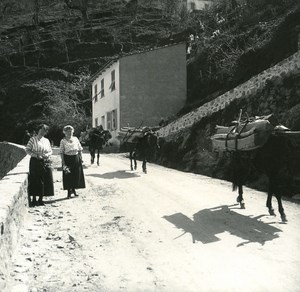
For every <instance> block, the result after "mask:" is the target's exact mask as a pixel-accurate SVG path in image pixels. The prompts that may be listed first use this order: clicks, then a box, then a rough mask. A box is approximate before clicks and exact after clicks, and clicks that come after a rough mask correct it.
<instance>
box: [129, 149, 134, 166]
mask: <svg viewBox="0 0 300 292" xmlns="http://www.w3.org/2000/svg"><path fill="white" fill-rule="evenodd" d="M129 159H130V169H131V170H133V165H132V160H133V152H132V151H130V153H129Z"/></svg>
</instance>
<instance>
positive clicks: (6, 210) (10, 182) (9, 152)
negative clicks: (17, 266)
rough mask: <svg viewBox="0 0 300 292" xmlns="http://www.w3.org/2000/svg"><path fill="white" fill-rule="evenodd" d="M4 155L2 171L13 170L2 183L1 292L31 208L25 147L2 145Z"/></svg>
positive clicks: (0, 215) (0, 221)
mask: <svg viewBox="0 0 300 292" xmlns="http://www.w3.org/2000/svg"><path fill="white" fill-rule="evenodd" d="M0 153H1V168H2V167H3V168H4V169H6V170H9V169H11V168H13V169H12V170H10V171H9V172H8V173H7V174H6V175H4V177H2V179H1V180H0V291H4V289H5V285H6V284H5V279H6V278H7V271H8V267H9V265H10V261H11V257H12V254H13V251H14V249H15V247H16V244H17V241H18V236H19V230H20V228H21V227H22V223H23V216H24V214H25V213H26V212H25V210H26V206H27V205H28V199H27V185H28V180H27V179H28V170H29V156H26V157H25V151H24V147H23V146H19V145H16V144H12V143H0ZM18 159H19V161H17V160H18Z"/></svg>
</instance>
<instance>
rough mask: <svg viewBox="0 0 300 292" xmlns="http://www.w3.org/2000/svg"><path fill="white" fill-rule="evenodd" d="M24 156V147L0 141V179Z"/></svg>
mask: <svg viewBox="0 0 300 292" xmlns="http://www.w3.org/2000/svg"><path fill="white" fill-rule="evenodd" d="M25 156H26V153H25V147H23V146H20V145H17V144H12V143H7V142H0V179H1V178H3V177H4V176H5V175H6V174H7V173H8V172H9V171H10V170H12V169H13V168H14V167H16V165H17V164H18V163H19V162H20V161H21V160H22V159H23V158H24V157H25Z"/></svg>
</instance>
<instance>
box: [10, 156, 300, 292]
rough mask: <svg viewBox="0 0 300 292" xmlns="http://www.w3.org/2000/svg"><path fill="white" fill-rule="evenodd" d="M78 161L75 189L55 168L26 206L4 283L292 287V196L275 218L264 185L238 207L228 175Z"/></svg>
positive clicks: (296, 258) (71, 287) (106, 287)
mask: <svg viewBox="0 0 300 292" xmlns="http://www.w3.org/2000/svg"><path fill="white" fill-rule="evenodd" d="M55 160H56V163H58V161H59V160H58V157H55ZM84 162H85V169H84V171H85V176H86V181H87V188H86V189H83V190H79V195H80V196H79V197H78V198H72V199H69V200H67V199H66V191H63V190H62V182H61V172H60V171H57V170H55V171H54V177H55V189H56V196H55V197H53V198H49V200H48V202H47V204H46V206H43V207H35V208H30V209H28V214H27V215H26V220H25V223H24V228H23V229H22V233H21V239H20V243H19V247H18V250H17V251H16V253H15V256H14V259H13V262H14V265H13V267H12V271H11V279H10V288H9V292H11V291H13V292H23V291H24V292H25V291H32V292H33V291H38V292H40V291H47V292H50V291H51V292H58V291H62V292H69V291H72V292H73V291H80V292H81V291H89V292H90V291H109V292H110V291H129V292H135V291H147V292H148V291H168V292H176V291H178V292H188V291H205V292H206V291H228V292H229V291H230V292H234V291H239V292H240V291H243V292H244V291H251V292H257V291H262V292H266V291H272V292H275V291H280V292H281V291H285V292H288V291H291V292H296V291H300V273H299V271H300V232H299V228H300V225H299V223H300V206H299V205H298V204H295V203H291V202H284V205H285V210H286V213H287V217H288V220H289V222H288V223H287V224H283V223H281V220H280V216H277V217H274V216H270V215H268V213H267V209H266V208H265V200H266V195H265V194H264V193H260V192H257V191H253V190H250V189H246V191H245V193H246V195H245V199H246V209H245V210H241V209H239V206H238V205H237V204H236V203H235V197H236V194H234V193H232V192H231V186H230V184H229V183H227V182H223V181H219V180H214V179H211V178H208V177H203V176H200V175H195V174H189V173H182V172H179V171H175V170H172V169H167V168H163V167H161V166H157V165H153V164H149V165H148V174H144V173H143V172H142V171H141V163H139V165H138V170H136V171H129V160H128V159H127V158H125V157H122V156H121V155H116V154H106V155H102V156H101V164H100V166H96V165H92V166H91V165H90V163H89V156H88V154H84ZM276 205H277V204H276V201H275V200H274V206H276ZM277 213H278V212H277Z"/></svg>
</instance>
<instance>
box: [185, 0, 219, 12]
mask: <svg viewBox="0 0 300 292" xmlns="http://www.w3.org/2000/svg"><path fill="white" fill-rule="evenodd" d="M212 2H213V1H212V0H187V10H188V11H192V10H193V9H192V7H193V6H195V10H203V9H204V8H205V6H206V5H208V6H210V5H211V4H212ZM193 3H194V5H193Z"/></svg>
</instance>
